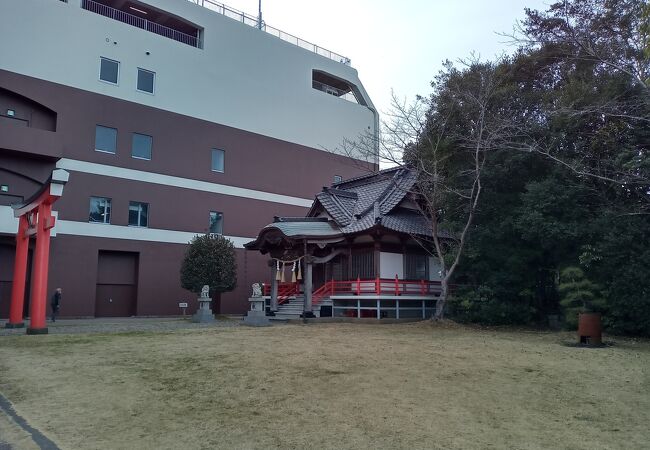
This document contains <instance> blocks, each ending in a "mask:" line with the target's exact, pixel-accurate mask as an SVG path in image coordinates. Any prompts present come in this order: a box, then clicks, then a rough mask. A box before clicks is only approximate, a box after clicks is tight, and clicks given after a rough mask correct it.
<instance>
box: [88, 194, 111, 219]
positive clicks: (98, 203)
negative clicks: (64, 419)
mask: <svg viewBox="0 0 650 450" xmlns="http://www.w3.org/2000/svg"><path fill="white" fill-rule="evenodd" d="M88 222H92V223H111V199H110V198H105V197H90V213H89V214H88Z"/></svg>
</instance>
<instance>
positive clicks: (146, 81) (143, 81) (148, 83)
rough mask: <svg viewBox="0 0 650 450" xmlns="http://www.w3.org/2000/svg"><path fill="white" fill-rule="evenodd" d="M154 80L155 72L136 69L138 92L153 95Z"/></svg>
mask: <svg viewBox="0 0 650 450" xmlns="http://www.w3.org/2000/svg"><path fill="white" fill-rule="evenodd" d="M155 79H156V72H151V71H150V70H145V69H140V68H139V67H138V91H140V92H148V93H149V94H153V88H154V81H155Z"/></svg>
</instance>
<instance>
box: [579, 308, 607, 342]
mask: <svg viewBox="0 0 650 450" xmlns="http://www.w3.org/2000/svg"><path fill="white" fill-rule="evenodd" d="M578 339H579V340H580V343H581V344H584V345H601V344H602V328H601V326H600V313H581V314H578Z"/></svg>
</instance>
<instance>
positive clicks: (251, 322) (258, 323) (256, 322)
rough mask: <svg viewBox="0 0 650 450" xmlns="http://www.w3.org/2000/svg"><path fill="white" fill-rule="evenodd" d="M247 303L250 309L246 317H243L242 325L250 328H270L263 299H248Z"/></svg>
mask: <svg viewBox="0 0 650 450" xmlns="http://www.w3.org/2000/svg"><path fill="white" fill-rule="evenodd" d="M248 301H249V302H250V304H251V309H250V311H248V314H247V315H246V317H244V325H248V326H251V327H268V326H271V321H270V320H269V318H268V317H266V307H265V305H264V303H265V300H264V297H250V298H249V299H248Z"/></svg>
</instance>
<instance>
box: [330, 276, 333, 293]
mask: <svg viewBox="0 0 650 450" xmlns="http://www.w3.org/2000/svg"><path fill="white" fill-rule="evenodd" d="M332 295H334V277H332V281H331V284H330V296H332Z"/></svg>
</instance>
